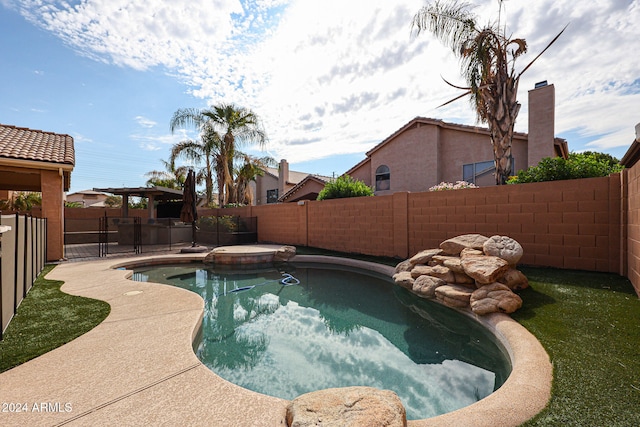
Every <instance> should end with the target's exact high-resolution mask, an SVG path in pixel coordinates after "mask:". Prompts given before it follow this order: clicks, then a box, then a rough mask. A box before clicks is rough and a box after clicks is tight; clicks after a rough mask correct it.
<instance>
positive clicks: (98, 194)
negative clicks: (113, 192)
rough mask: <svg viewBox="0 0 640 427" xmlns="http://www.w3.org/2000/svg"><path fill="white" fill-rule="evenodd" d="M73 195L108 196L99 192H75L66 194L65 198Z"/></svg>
mask: <svg viewBox="0 0 640 427" xmlns="http://www.w3.org/2000/svg"><path fill="white" fill-rule="evenodd" d="M75 194H80V195H85V196H108V194H107V193H103V192H101V191H94V190H82V191H76V192H75V193H69V194H67V197H69V196H73V195H75Z"/></svg>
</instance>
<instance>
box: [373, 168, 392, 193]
mask: <svg viewBox="0 0 640 427" xmlns="http://www.w3.org/2000/svg"><path fill="white" fill-rule="evenodd" d="M390 178H391V173H390V172H389V166H386V165H382V166H378V169H376V191H384V190H389V189H390V188H391V179H390Z"/></svg>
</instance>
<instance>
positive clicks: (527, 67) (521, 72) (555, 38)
mask: <svg viewBox="0 0 640 427" xmlns="http://www.w3.org/2000/svg"><path fill="white" fill-rule="evenodd" d="M568 26H569V24H567V25H565V26H564V28H563V29H562V31H560V32H559V33H558V34H557V35H556V36H555V37H554V38H553V40H551V41H550V42H549V44H548V45H547V46H546V47H545V48H544V49H542V52H540V53H539V54H538V55H536V57H535V58H533V61H531V62H529V64H528V65H527V66H526V67H524V69H523V70H522V71H520V74H518V77H517V78H518V80H519V79H520V76H521V75H523V74H524V72H525V71H527V70H528V69H529V67H531V66H532V65H533V63H534V62H536V61H537V60H538V58H540V56H542V54H543V53H545V52H546V50H547V49H549V48H550V47H551V45H552V44H554V43H555V42H556V40H558V38H559V37H560V36H561V35H562V33H564V30H566V29H567V27H568Z"/></svg>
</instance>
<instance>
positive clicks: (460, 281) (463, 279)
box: [453, 273, 476, 289]
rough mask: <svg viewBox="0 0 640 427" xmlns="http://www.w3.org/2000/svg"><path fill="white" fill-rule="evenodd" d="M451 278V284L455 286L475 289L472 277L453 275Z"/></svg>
mask: <svg viewBox="0 0 640 427" xmlns="http://www.w3.org/2000/svg"><path fill="white" fill-rule="evenodd" d="M453 277H454V280H453V283H455V284H456V285H465V286H467V285H469V286H470V287H472V288H473V289H475V288H476V281H475V280H474V279H473V277H469V276H467V275H466V274H465V273H453Z"/></svg>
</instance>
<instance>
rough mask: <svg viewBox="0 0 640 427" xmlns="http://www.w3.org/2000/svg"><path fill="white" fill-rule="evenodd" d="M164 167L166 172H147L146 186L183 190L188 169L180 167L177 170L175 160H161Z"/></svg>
mask: <svg viewBox="0 0 640 427" xmlns="http://www.w3.org/2000/svg"><path fill="white" fill-rule="evenodd" d="M160 161H161V162H162V164H163V165H164V168H165V170H163V171H158V170H154V171H151V172H147V173H146V174H144V176H146V177H148V178H149V179H147V182H146V185H147V186H148V187H153V186H161V187H167V188H174V189H181V188H182V186H183V185H184V181H185V179H186V178H187V171H188V168H187V167H186V166H179V167H177V168H176V164H175V159H173V161H172V160H171V159H170V160H169V161H166V160H162V159H161V160H160Z"/></svg>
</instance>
